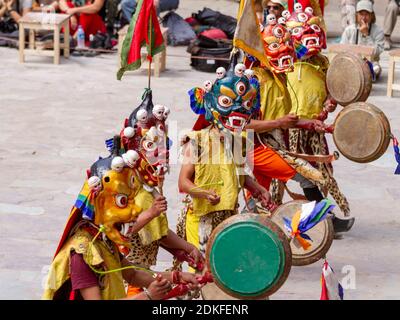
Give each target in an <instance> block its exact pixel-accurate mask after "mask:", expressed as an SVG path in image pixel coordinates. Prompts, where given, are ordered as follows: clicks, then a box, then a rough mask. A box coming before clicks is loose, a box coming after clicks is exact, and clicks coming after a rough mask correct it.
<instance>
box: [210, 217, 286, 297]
mask: <svg viewBox="0 0 400 320" xmlns="http://www.w3.org/2000/svg"><path fill="white" fill-rule="evenodd" d="M206 256H207V264H208V269H209V270H210V271H211V273H212V274H213V276H214V281H215V284H216V285H217V286H218V287H219V288H220V289H221V290H222V291H224V292H225V293H227V294H229V295H231V296H233V297H236V298H239V299H257V298H262V297H267V296H269V295H271V294H272V293H273V292H275V291H276V290H278V289H279V288H280V287H281V286H282V284H283V283H284V282H285V280H286V278H287V276H288V274H289V271H290V268H291V251H290V245H289V242H288V240H287V238H286V236H285V234H284V233H283V232H282V230H281V229H280V228H279V226H277V225H276V224H275V223H274V222H272V221H271V220H270V219H269V218H268V217H267V216H265V215H258V214H238V215H235V216H233V217H230V218H229V219H227V220H225V221H224V222H222V223H221V224H220V225H218V227H217V228H215V230H214V231H213V233H212V235H211V237H210V240H209V242H208V246H207V252H206Z"/></svg>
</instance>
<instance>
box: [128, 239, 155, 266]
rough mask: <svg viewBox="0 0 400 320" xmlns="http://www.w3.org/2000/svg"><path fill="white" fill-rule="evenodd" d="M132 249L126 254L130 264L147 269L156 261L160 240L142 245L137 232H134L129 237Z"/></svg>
mask: <svg viewBox="0 0 400 320" xmlns="http://www.w3.org/2000/svg"><path fill="white" fill-rule="evenodd" d="M131 245H132V249H131V250H130V251H129V254H128V255H127V256H126V259H127V260H128V261H129V262H131V263H132V264H134V265H136V266H139V267H142V268H146V269H149V268H150V267H151V266H154V265H156V263H157V254H158V249H159V247H160V240H157V241H153V242H152V243H150V244H149V245H147V246H144V245H143V244H142V242H141V240H140V237H139V234H135V235H134V236H133V237H132V239H131Z"/></svg>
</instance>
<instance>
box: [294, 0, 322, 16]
mask: <svg viewBox="0 0 400 320" xmlns="http://www.w3.org/2000/svg"><path fill="white" fill-rule="evenodd" d="M297 2H298V3H300V4H301V5H302V6H303V10H304V9H305V8H307V7H312V6H311V3H310V0H297ZM324 5H325V0H319V6H320V7H321V11H322V15H324ZM293 6H294V0H289V1H288V8H289V11H290V12H293ZM313 9H314V8H313Z"/></svg>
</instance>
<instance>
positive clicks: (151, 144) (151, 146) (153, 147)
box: [143, 140, 157, 152]
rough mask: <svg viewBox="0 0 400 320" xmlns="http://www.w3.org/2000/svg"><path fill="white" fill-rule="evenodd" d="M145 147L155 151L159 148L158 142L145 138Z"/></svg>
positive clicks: (147, 149)
mask: <svg viewBox="0 0 400 320" xmlns="http://www.w3.org/2000/svg"><path fill="white" fill-rule="evenodd" d="M143 148H144V149H145V150H146V151H150V152H151V151H155V150H156V149H157V144H156V143H154V142H153V141H150V140H145V141H144V142H143Z"/></svg>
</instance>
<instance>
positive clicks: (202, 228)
mask: <svg viewBox="0 0 400 320" xmlns="http://www.w3.org/2000/svg"><path fill="white" fill-rule="evenodd" d="M190 206H191V203H190V202H189V203H186V205H185V207H184V208H183V209H182V210H181V213H180V215H179V217H178V221H177V224H176V234H177V235H178V236H179V237H180V238H182V239H185V240H186V215H187V212H188V209H189V207H190ZM236 213H237V212H235V211H230V210H225V211H216V212H212V213H209V214H207V215H205V216H203V217H201V218H200V223H199V251H200V252H201V253H202V255H203V256H205V253H206V248H207V242H208V239H209V238H210V235H211V233H212V231H213V230H214V229H215V228H216V227H217V226H218V225H219V224H220V223H221V222H222V221H224V220H226V219H228V218H229V217H231V216H232V215H234V214H236ZM171 270H180V271H181V270H182V262H180V261H178V260H177V259H176V258H174V260H173V266H172V269H171Z"/></svg>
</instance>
